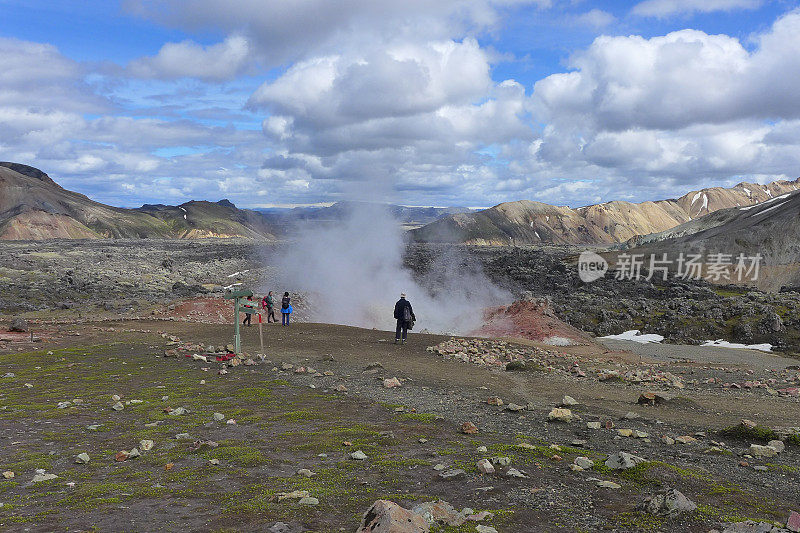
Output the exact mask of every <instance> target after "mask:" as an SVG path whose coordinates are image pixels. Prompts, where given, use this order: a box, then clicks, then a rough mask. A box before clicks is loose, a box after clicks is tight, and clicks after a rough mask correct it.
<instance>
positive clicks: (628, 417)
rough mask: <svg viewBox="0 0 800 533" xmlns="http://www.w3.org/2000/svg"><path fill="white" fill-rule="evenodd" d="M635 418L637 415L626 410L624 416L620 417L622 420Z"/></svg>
mask: <svg viewBox="0 0 800 533" xmlns="http://www.w3.org/2000/svg"><path fill="white" fill-rule="evenodd" d="M637 418H639V415H638V414H637V413H634V412H633V411H628V412H627V413H625V416H623V417H622V419H623V420H636V419H637Z"/></svg>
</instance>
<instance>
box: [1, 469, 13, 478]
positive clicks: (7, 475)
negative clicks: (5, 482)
mask: <svg viewBox="0 0 800 533" xmlns="http://www.w3.org/2000/svg"><path fill="white" fill-rule="evenodd" d="M3 478H4V479H14V472H12V471H11V470H6V471H5V472H3Z"/></svg>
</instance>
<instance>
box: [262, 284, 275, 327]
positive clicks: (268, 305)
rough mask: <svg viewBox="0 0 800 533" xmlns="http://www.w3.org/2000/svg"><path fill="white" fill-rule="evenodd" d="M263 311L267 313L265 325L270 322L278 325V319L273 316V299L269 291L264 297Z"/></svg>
mask: <svg viewBox="0 0 800 533" xmlns="http://www.w3.org/2000/svg"><path fill="white" fill-rule="evenodd" d="M262 307H264V309H265V310H266V311H267V324H269V323H270V322H275V323H276V324H277V323H278V318H277V317H276V316H275V297H274V296H272V291H269V294H267V295H266V296H265V297H264V302H263V306H262Z"/></svg>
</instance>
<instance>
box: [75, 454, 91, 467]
mask: <svg viewBox="0 0 800 533" xmlns="http://www.w3.org/2000/svg"><path fill="white" fill-rule="evenodd" d="M75 462H76V463H77V464H79V465H85V464H86V463H88V462H89V454H88V453H85V452H84V453H79V454H78V456H77V457H75Z"/></svg>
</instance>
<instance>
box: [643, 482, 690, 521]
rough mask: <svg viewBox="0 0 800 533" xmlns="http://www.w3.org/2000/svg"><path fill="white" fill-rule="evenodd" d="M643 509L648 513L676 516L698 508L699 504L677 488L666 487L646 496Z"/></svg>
mask: <svg viewBox="0 0 800 533" xmlns="http://www.w3.org/2000/svg"><path fill="white" fill-rule="evenodd" d="M640 507H641V509H642V510H644V511H645V512H647V513H650V514H654V515H658V516H668V517H670V518H674V517H676V516H678V515H680V514H683V513H691V512H693V511H696V510H697V505H696V504H695V503H694V502H693V501H692V500H690V499H689V498H687V497H686V496H684V495H683V493H681V492H680V491H678V490H676V489H666V490H664V491H660V492H657V493H655V494H651V495H649V496H647V497H645V500H644V502H642V504H641V506H640Z"/></svg>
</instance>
